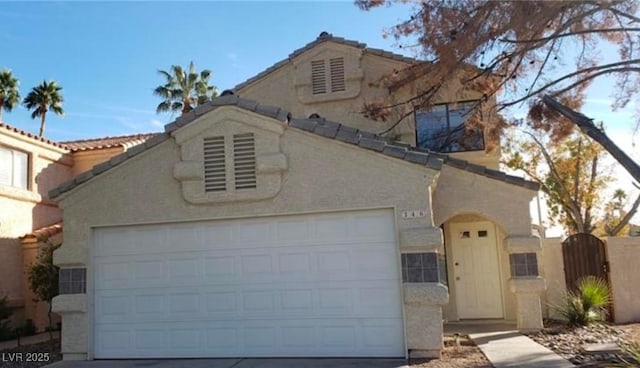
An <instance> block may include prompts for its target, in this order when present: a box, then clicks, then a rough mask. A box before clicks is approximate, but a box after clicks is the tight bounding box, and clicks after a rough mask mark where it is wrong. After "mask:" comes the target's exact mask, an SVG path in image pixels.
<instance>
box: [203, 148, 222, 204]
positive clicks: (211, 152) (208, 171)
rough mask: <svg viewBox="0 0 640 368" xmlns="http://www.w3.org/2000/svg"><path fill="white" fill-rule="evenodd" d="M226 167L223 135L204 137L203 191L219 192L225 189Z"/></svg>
mask: <svg viewBox="0 0 640 368" xmlns="http://www.w3.org/2000/svg"><path fill="white" fill-rule="evenodd" d="M226 174H227V168H226V160H225V147H224V137H223V136H220V137H209V138H205V139H204V191H205V192H221V191H225V190H227V175H226Z"/></svg>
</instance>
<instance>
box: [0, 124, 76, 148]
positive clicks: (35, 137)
mask: <svg viewBox="0 0 640 368" xmlns="http://www.w3.org/2000/svg"><path fill="white" fill-rule="evenodd" d="M0 128H4V129H6V130H8V131H12V132H14V133H18V134H20V135H24V136H26V137H28V138H31V139H33V140H36V141H39V142H42V143H46V144H49V145H52V146H54V147H57V148H61V149H64V150H68V149H69V147H67V146H65V145H64V144H62V143H60V142H56V141H53V140H51V139H48V138H45V137H41V136H38V135H35V134H33V133H30V132H27V131H26V130H23V129H20V128H18V127H15V126H13V125H10V124H7V123H5V122H3V121H0Z"/></svg>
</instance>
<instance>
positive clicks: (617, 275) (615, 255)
mask: <svg viewBox="0 0 640 368" xmlns="http://www.w3.org/2000/svg"><path fill="white" fill-rule="evenodd" d="M603 240H604V241H605V242H606V244H607V247H606V248H607V259H608V260H609V269H610V273H609V281H610V283H611V294H612V296H613V310H614V319H615V322H616V323H629V322H640V288H638V282H639V281H640V267H638V259H640V238H639V237H628V236H625V237H616V238H604V239H603Z"/></svg>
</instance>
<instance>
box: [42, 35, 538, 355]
mask: <svg viewBox="0 0 640 368" xmlns="http://www.w3.org/2000/svg"><path fill="white" fill-rule="evenodd" d="M415 62H416V61H415V60H413V59H410V58H406V57H403V56H400V55H395V54H393V53H389V52H386V51H382V50H376V49H371V48H368V47H366V45H364V44H361V43H358V42H356V41H348V40H344V39H342V38H337V37H333V36H331V35H330V34H327V33H323V34H321V35H320V37H318V39H316V40H314V41H313V42H311V43H310V44H308V45H306V46H304V47H302V48H301V49H298V50H296V51H294V52H293V53H291V54H290V55H289V56H288V57H287V58H285V59H284V60H282V61H280V62H278V63H276V64H275V65H273V66H271V67H269V68H267V69H266V70H265V71H264V72H262V73H260V74H258V75H257V76H255V77H253V78H251V79H249V80H248V81H245V82H243V83H241V84H239V85H238V86H236V87H235V88H234V90H233V91H227V92H226V93H223V96H221V97H219V98H216V99H214V100H213V101H212V102H211V103H208V104H205V105H202V106H199V107H198V108H196V109H195V110H194V111H191V112H189V113H187V114H185V115H183V116H181V117H180V118H178V119H177V120H175V121H174V122H172V123H170V124H168V125H167V126H166V127H165V132H164V133H162V134H159V135H157V136H155V137H153V138H151V139H149V140H147V141H146V142H145V143H144V144H142V145H139V146H136V147H134V148H132V149H129V150H128V151H127V152H126V153H123V154H120V155H117V156H114V157H113V158H112V159H110V160H109V161H106V162H103V163H101V164H99V165H96V166H94V167H93V168H92V169H91V170H90V171H87V172H85V173H83V174H81V175H79V176H77V177H75V178H74V179H73V180H72V181H69V182H67V183H64V184H63V185H61V186H60V187H58V188H56V189H54V190H53V191H52V192H51V193H50V195H51V197H52V198H54V199H55V200H56V201H58V203H59V205H60V207H61V208H62V209H63V210H64V221H65V242H64V244H63V245H62V247H61V248H59V249H58V250H57V251H56V253H55V257H54V258H55V263H56V264H58V265H59V266H60V267H61V277H63V278H68V277H69V275H72V274H77V275H81V278H80V279H79V280H77V282H76V283H75V284H74V283H72V285H71V286H70V287H69V289H68V290H64V291H63V293H62V295H59V296H58V297H56V298H55V299H54V305H53V307H54V310H55V311H57V312H58V313H60V314H61V315H62V323H63V333H62V351H63V354H64V358H65V359H108V358H174V357H239V356H241V357H295V356H313V357H335V356H340V357H350V356H380V357H397V356H401V357H405V356H411V357H430V356H437V355H439V352H440V349H441V348H442V326H443V320H445V319H446V320H464V319H493V320H495V319H498V320H504V321H513V322H514V323H516V324H517V326H518V328H519V329H521V330H527V329H537V328H540V327H542V318H541V305H540V293H541V292H542V291H543V290H544V280H543V279H542V278H541V277H540V276H539V274H540V272H539V270H538V257H539V253H540V249H541V248H540V241H539V239H538V238H537V237H535V236H533V235H531V219H530V215H529V203H530V201H531V200H532V199H533V197H534V196H535V194H536V191H537V188H538V187H537V184H536V183H532V182H529V181H526V180H523V179H522V178H518V177H513V176H510V175H507V174H505V173H503V172H500V171H498V170H497V166H498V153H496V152H495V151H494V152H491V151H489V150H487V149H486V148H487V145H486V142H485V135H484V132H482V131H477V130H475V131H474V130H466V129H459V127H460V126H461V125H462V124H463V123H464V120H465V118H464V116H465V115H466V109H468V106H469V105H468V104H466V103H465V101H473V100H475V99H477V98H479V97H480V96H479V94H473V93H468V94H467V95H464V96H460V95H457V94H455V93H453V92H452V91H454V90H455V88H453V87H452V86H448V88H445V89H444V91H445V92H443V93H442V95H441V96H440V103H438V104H436V106H434V107H433V108H432V109H430V110H428V111H416V112H415V114H413V115H411V116H408V117H407V118H406V119H405V120H404V121H403V122H402V123H401V124H399V125H398V126H397V127H396V128H395V129H394V130H393V131H392V133H393V136H394V139H390V138H389V137H385V136H380V135H378V134H375V132H380V131H383V130H386V129H387V128H389V127H390V124H392V122H391V121H388V122H375V121H371V120H368V119H366V118H365V117H363V115H362V114H361V110H362V106H363V103H364V102H366V101H370V100H372V99H374V98H376V97H387V96H389V95H390V94H391V93H393V94H394V95H392V96H391V97H397V98H398V99H402V98H404V97H406V96H407V95H409V94H410V93H411V90H412V89H413V88H415V87H416V86H415V83H419V81H415V82H414V83H413V85H412V83H409V84H408V85H406V86H403V87H401V88H399V89H395V90H394V91H390V90H389V89H387V88H383V87H380V86H378V85H377V84H376V83H374V82H375V81H377V79H378V78H379V77H381V76H383V75H385V74H388V73H392V72H393V71H394V70H398V69H402V68H405V67H407V66H410V65H412V64H413V63H415ZM451 83H454V82H451ZM447 91H449V92H447ZM403 94H404V95H405V96H403ZM488 118H491V117H488ZM372 132H373V133H372Z"/></svg>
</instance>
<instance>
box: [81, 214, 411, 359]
mask: <svg viewBox="0 0 640 368" xmlns="http://www.w3.org/2000/svg"><path fill="white" fill-rule="evenodd" d="M394 219H395V216H394V212H393V210H390V209H389V210H368V211H351V212H335V213H321V214H303V215H291V216H271V217H260V218H245V219H233V220H220V221H190V222H174V223H163V224H152V225H136V226H117V227H100V228H95V229H94V230H93V241H92V244H93V246H92V250H91V252H92V258H91V259H92V268H93V275H92V276H93V296H92V298H93V300H94V307H93V318H92V321H93V323H92V324H93V332H92V336H93V340H92V345H93V352H94V354H93V355H94V357H95V358H97V359H101V358H102V359H107V358H147V357H153V358H177V357H184V358H187V357H189V358H197V357H285V356H286V357H304V356H307V357H309V356H311V357H313V356H322V357H359V356H367V357H404V356H405V352H406V348H405V342H404V341H405V340H404V329H403V316H402V313H403V312H402V297H401V291H400V286H401V274H400V271H399V256H398V247H397V245H396V231H395V220H394ZM90 287H91V285H90Z"/></svg>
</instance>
